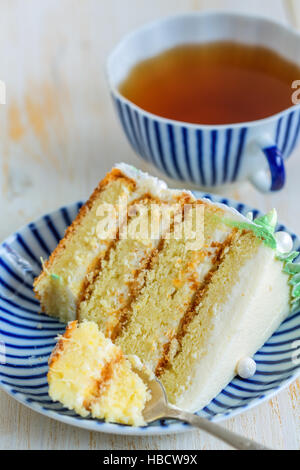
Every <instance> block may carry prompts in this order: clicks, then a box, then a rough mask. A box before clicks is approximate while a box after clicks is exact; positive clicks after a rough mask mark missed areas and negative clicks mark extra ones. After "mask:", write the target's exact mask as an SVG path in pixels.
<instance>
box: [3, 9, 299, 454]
mask: <svg viewBox="0 0 300 470" xmlns="http://www.w3.org/2000/svg"><path fill="white" fill-rule="evenodd" d="M0 7H1V15H0V79H1V80H4V81H5V82H6V86H7V104H6V105H0V241H1V240H2V239H4V238H5V237H6V236H7V235H9V234H10V233H11V232H13V231H14V230H15V229H17V228H18V227H19V226H20V225H23V224H25V223H28V222H30V221H31V220H33V219H34V218H36V217H38V216H40V215H42V214H43V213H45V212H47V211H51V210H53V209H55V208H57V207H58V206H61V205H63V204H68V203H70V202H73V201H74V200H78V199H81V198H86V197H87V196H88V195H89V194H90V192H91V190H92V189H93V187H94V186H95V185H96V183H97V182H98V180H100V179H101V178H102V177H103V175H104V174H105V172H106V171H108V170H109V169H110V168H111V166H112V165H113V164H114V163H115V162H118V161H126V162H130V163H132V164H134V165H136V166H138V167H140V168H142V169H147V168H146V165H145V164H144V163H143V162H142V161H141V160H139V159H138V158H137V157H136V156H135V155H134V153H133V152H132V150H131V149H130V148H129V146H128V144H127V142H126V141H125V138H124V136H123V133H122V131H121V130H120V127H119V124H118V122H117V119H116V116H115V114H114V111H113V107H112V105H111V102H110V97H109V94H108V91H107V85H106V81H105V74H104V63H105V58H106V56H107V54H108V52H109V50H110V49H111V48H112V46H113V45H114V44H115V43H116V42H117V41H118V40H119V39H120V38H121V36H122V35H123V34H124V33H126V32H128V31H130V30H131V29H133V28H135V27H137V26H139V25H141V24H143V23H144V22H146V21H149V20H153V19H155V18H158V17H159V16H163V15H166V14H170V13H176V12H182V11H188V10H195V11H196V10H200V9H205V8H223V9H235V10H239V11H243V12H255V13H261V14H262V15H266V16H268V17H270V18H275V19H277V20H279V21H282V22H285V23H288V22H289V23H292V24H293V25H294V26H299V27H300V1H299V0H294V1H293V0H286V1H284V0H251V1H250V0H249V1H245V0H244V1H240V0H232V1H230V0H223V1H221V0H220V1H217V0H215V1H214V0H202V1H201V0H176V1H174V0H151V2H150V1H147V0H110V1H105V0H85V1H84V2H83V1H81V0H43V1H40V0H0ZM297 78H300V77H297ZM148 169H149V168H148ZM151 171H152V172H153V173H155V171H154V170H153V169H151ZM299 174H300V149H298V151H297V152H296V153H295V155H294V156H293V158H292V159H291V160H290V161H289V163H288V182H287V186H286V188H285V189H284V191H283V192H281V193H280V194H275V195H266V196H263V195H261V194H258V193H257V192H256V191H255V190H254V189H252V188H251V187H250V185H249V184H247V183H245V184H244V185H242V186H238V187H237V186H233V187H232V186H231V187H228V188H226V189H224V190H222V193H223V194H226V195H227V196H229V197H233V198H235V199H239V200H241V201H247V202H248V203H249V204H251V205H253V206H254V207H258V208H260V209H261V210H263V211H267V210H268V209H271V208H272V207H276V208H277V209H278V211H279V215H280V218H281V220H282V221H283V222H285V223H287V225H288V226H290V227H292V228H293V229H294V230H295V231H297V232H298V233H300V218H299V196H300V188H299ZM172 184H174V183H172ZM299 417H300V381H298V382H297V383H294V384H293V385H292V386H290V388H289V389H286V390H284V391H283V392H281V393H280V394H279V395H278V396H276V398H274V399H272V400H270V401H269V402H266V403H264V404H262V405H260V406H259V407H257V408H255V409H254V410H252V411H248V412H246V413H244V414H243V415H240V416H238V417H236V418H233V419H230V420H229V421H227V422H226V423H224V426H225V427H227V428H228V429H231V430H234V431H236V432H239V433H243V434H245V435H247V436H249V437H252V438H255V439H256V440H258V441H261V442H262V443H263V444H265V445H268V446H271V447H273V448H276V449H299V448H300V418H299ZM226 448H227V447H226V446H225V445H224V446H223V445H222V444H220V443H219V442H217V441H216V440H215V439H213V438H211V437H208V436H207V435H205V434H204V433H203V432H197V431H193V432H190V433H186V434H181V435H173V436H172V435H170V436H161V437H152V438H146V437H145V438H136V437H130V438H129V437H120V436H110V435H105V434H100V433H99V434H97V433H92V432H87V431H84V430H79V429H77V428H73V427H71V426H67V425H64V424H61V423H59V422H55V421H53V420H50V419H48V418H45V417H43V416H40V415H39V414H37V413H35V412H33V411H31V410H29V409H27V408H25V407H24V406H22V405H19V404H18V403H17V402H16V401H14V400H13V399H12V398H10V397H9V396H7V395H6V394H5V393H4V392H0V449H167V450H168V449H226Z"/></svg>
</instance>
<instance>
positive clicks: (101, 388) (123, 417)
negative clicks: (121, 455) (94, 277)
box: [48, 321, 150, 426]
mask: <svg viewBox="0 0 300 470" xmlns="http://www.w3.org/2000/svg"><path fill="white" fill-rule="evenodd" d="M48 382H49V395H50V397H51V398H52V399H53V400H55V401H60V402H61V403H63V404H64V405H65V406H66V407H67V408H69V409H71V410H72V409H73V410H75V411H76V412H77V413H78V414H79V415H81V416H83V417H87V416H89V415H91V416H92V417H93V418H98V419H105V420H107V421H111V422H118V423H123V424H130V425H133V426H142V425H143V424H145V423H144V419H143V415H142V411H143V409H144V407H145V404H146V402H147V400H148V399H149V398H150V394H149V392H148V390H147V388H146V385H145V384H144V382H143V381H142V379H141V378H140V377H139V376H138V375H137V374H136V373H135V372H133V370H132V367H131V363H130V362H129V360H128V359H126V358H125V357H124V355H123V353H122V351H121V349H120V348H119V347H117V346H115V345H114V344H113V343H112V342H111V341H110V340H109V339H107V338H105V336H104V335H103V333H101V332H100V331H99V329H98V327H97V325H96V324H95V323H92V322H83V323H81V324H79V325H78V324H77V322H76V321H73V322H70V323H69V325H68V327H67V330H66V332H65V334H64V335H63V336H61V337H60V338H59V341H58V343H57V345H56V347H55V349H54V351H53V353H52V355H51V357H50V360H49V372H48Z"/></svg>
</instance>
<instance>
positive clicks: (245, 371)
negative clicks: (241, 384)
mask: <svg viewBox="0 0 300 470" xmlns="http://www.w3.org/2000/svg"><path fill="white" fill-rule="evenodd" d="M255 372H256V362H255V361H254V360H253V359H252V358H251V357H244V358H243V359H240V360H239V362H238V365H237V373H238V375H239V376H240V377H241V378H242V379H250V377H253V375H254V374H255Z"/></svg>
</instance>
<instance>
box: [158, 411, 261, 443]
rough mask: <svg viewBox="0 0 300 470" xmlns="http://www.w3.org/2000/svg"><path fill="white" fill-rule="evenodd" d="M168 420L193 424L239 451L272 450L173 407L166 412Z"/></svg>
mask: <svg viewBox="0 0 300 470" xmlns="http://www.w3.org/2000/svg"><path fill="white" fill-rule="evenodd" d="M166 414H167V416H166V418H174V419H178V420H180V421H184V422H186V423H189V424H191V425H192V426H194V427H195V428H199V429H202V430H203V431H205V432H207V433H208V434H211V435H212V436H214V437H217V438H218V439H220V440H221V441H224V442H226V443H227V444H229V445H230V446H231V447H234V448H235V449H238V450H270V449H268V448H267V447H264V446H263V445H261V444H257V443H256V442H254V441H252V440H251V439H247V438H246V437H243V436H240V435H239V434H236V433H234V432H231V431H228V430H227V429H225V428H223V427H222V426H219V425H218V424H215V423H212V422H211V421H209V420H207V419H205V418H201V417H200V416H197V415H194V414H193V413H188V412H187V411H183V410H179V409H178V408H175V407H173V406H169V407H168V409H167V412H166Z"/></svg>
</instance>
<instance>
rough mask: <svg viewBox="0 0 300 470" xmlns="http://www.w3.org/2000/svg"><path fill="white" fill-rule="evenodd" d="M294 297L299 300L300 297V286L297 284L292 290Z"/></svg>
mask: <svg viewBox="0 0 300 470" xmlns="http://www.w3.org/2000/svg"><path fill="white" fill-rule="evenodd" d="M292 296H293V297H294V298H295V299H297V298H299V297H300V284H297V285H295V286H294V288H293V290H292Z"/></svg>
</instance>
